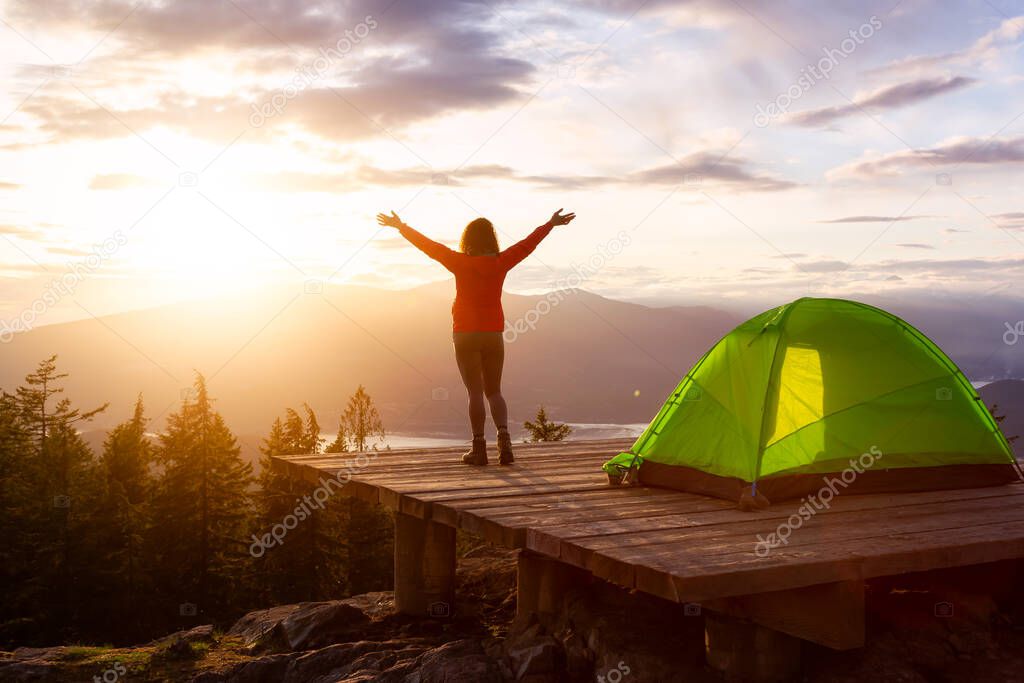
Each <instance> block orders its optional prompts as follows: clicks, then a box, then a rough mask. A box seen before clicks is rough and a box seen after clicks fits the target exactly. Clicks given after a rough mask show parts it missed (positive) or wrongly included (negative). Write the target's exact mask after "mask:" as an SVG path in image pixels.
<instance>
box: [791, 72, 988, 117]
mask: <svg viewBox="0 0 1024 683" xmlns="http://www.w3.org/2000/svg"><path fill="white" fill-rule="evenodd" d="M975 82H976V80H975V79H973V78H967V77H966V76H955V77H953V78H922V79H918V80H915V81H909V82H906V83H899V84H897V85H891V86H887V87H885V88H881V89H879V90H876V91H874V92H873V93H870V94H867V95H862V96H859V97H856V98H855V99H854V101H853V102H852V103H850V104H844V105H840V106H836V107H824V108H821V109H812V110H810V111H805V112H798V113H795V114H793V115H792V116H789V117H788V120H789V122H791V123H795V124H796V125H798V126H805V127H808V128H811V127H819V126H825V125H828V124H830V123H832V122H834V121H836V120H838V119H841V118H845V117H847V116H852V115H854V114H858V113H860V112H861V111H862V110H880V109H896V108H899V107H905V106H907V105H911V104H915V103H917V102H921V101H924V100H927V99H931V98H933V97H937V96H939V95H942V94H944V93H947V92H951V91H953V90H959V89H961V88H965V87H967V86H969V85H971V84H973V83H975Z"/></svg>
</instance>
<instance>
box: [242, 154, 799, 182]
mask: <svg viewBox="0 0 1024 683" xmlns="http://www.w3.org/2000/svg"><path fill="white" fill-rule="evenodd" d="M474 180H487V181H495V180H499V181H505V182H512V183H520V184H525V185H530V186H533V187H536V188H540V189H549V190H563V191H572V190H587V189H599V188H602V187H613V186H636V187H646V186H651V185H690V186H693V187H711V186H714V187H728V188H729V189H732V190H735V191H740V192H743V191H747V192H778V191H783V190H788V189H792V188H794V187H797V184H796V183H794V182H792V181H789V180H785V179H782V178H776V177H774V176H770V175H766V174H763V173H759V172H757V171H754V170H752V169H751V168H750V163H749V162H748V161H747V160H745V159H741V158H724V157H723V156H722V155H721V154H718V153H712V152H709V151H704V152H696V153H694V154H691V155H689V156H686V157H684V158H682V159H680V160H679V162H678V163H676V164H665V165H662V166H655V167H652V168H648V169H644V170H641V171H634V172H628V173H623V174H622V175H619V176H610V175H571V174H566V175H558V174H544V175H533V174H527V173H522V172H519V171H517V170H515V169H513V168H511V167H509V166H504V165H500V164H481V165H477V166H467V167H465V168H459V169H453V170H448V169H431V168H428V167H426V166H422V167H418V168H405V169H382V168H377V167H374V166H366V165H363V166H359V167H357V168H355V169H354V170H353V171H351V172H349V173H336V174H331V175H322V174H311V173H293V172H289V173H279V174H271V175H264V176H259V177H258V178H256V179H255V180H254V182H255V183H256V184H257V185H258V186H259V187H260V188H262V189H268V190H276V191H288V192H351V191H355V190H358V189H361V188H363V187H367V186H385V187H403V186H409V185H413V186H416V185H442V186H444V185H449V186H463V185H467V184H469V183H470V182H472V181H474Z"/></svg>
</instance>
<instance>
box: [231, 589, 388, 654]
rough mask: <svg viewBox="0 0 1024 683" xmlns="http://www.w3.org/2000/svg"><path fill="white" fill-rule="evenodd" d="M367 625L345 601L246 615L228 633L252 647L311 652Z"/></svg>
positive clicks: (342, 640) (290, 606)
mask: <svg viewBox="0 0 1024 683" xmlns="http://www.w3.org/2000/svg"><path fill="white" fill-rule="evenodd" d="M368 622H369V618H368V617H367V616H366V614H364V613H363V611H362V610H360V609H359V608H358V607H354V606H353V605H352V604H350V603H349V601H346V600H332V601H328V602H302V603H299V604H297V605H282V606H279V607H272V608H270V609H265V610H257V611H255V612H249V613H248V614H246V615H245V616H244V617H242V618H241V619H239V620H238V621H237V622H235V624H234V625H233V626H232V627H231V630H229V631H228V635H229V636H235V637H238V638H242V639H243V640H244V641H245V643H246V645H248V646H250V647H252V648H254V649H259V648H269V647H273V646H276V645H279V646H281V647H282V648H283V649H287V650H291V651H296V650H312V649H316V648H319V647H323V646H325V645H332V644H335V643H338V642H344V641H346V640H349V639H351V638H352V637H353V636H354V635H355V634H356V633H357V632H358V631H359V630H360V629H361V628H363V627H364V626H365V625H366V624H367V623H368Z"/></svg>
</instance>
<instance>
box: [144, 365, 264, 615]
mask: <svg viewBox="0 0 1024 683" xmlns="http://www.w3.org/2000/svg"><path fill="white" fill-rule="evenodd" d="M193 393H194V398H191V397H190V398H188V399H186V400H185V401H184V403H183V404H182V406H181V409H180V410H179V411H178V412H177V413H175V414H173V415H171V416H169V417H168V420H167V428H166V431H165V432H164V433H163V434H161V435H160V445H159V447H158V449H157V461H158V463H159V464H160V466H161V468H162V472H161V476H160V478H159V480H158V482H157V486H156V491H155V495H154V500H153V520H154V524H153V526H152V527H151V534H150V538H149V541H150V552H151V553H152V557H153V562H154V566H158V567H159V568H160V570H161V571H160V572H159V577H158V578H159V580H160V586H159V589H160V591H161V592H162V595H163V596H165V599H166V600H167V602H166V603H165V605H164V606H163V607H164V609H166V610H168V612H170V611H171V610H174V611H175V612H174V613H176V614H181V616H184V617H192V616H198V615H200V614H201V615H203V618H206V619H209V618H211V617H212V618H218V617H223V616H225V615H227V614H228V613H229V612H230V611H231V610H232V608H233V607H238V606H240V605H242V604H244V603H245V601H246V595H245V590H246V586H245V583H246V582H245V581H244V579H245V578H246V577H247V571H246V570H247V569H248V568H249V567H250V566H251V565H250V558H249V554H248V550H247V548H248V545H249V543H248V541H247V539H246V537H245V532H246V530H247V528H248V524H247V522H248V518H249V506H250V502H251V501H250V494H249V487H250V485H251V484H252V479H253V478H252V467H251V466H250V465H249V464H248V463H246V462H244V461H243V460H242V458H241V455H240V449H239V447H238V444H237V442H236V441H235V437H234V435H233V434H232V433H231V431H230V430H229V429H228V427H227V425H226V424H225V423H224V419H223V417H221V415H220V414H219V413H217V411H216V410H214V408H213V402H212V400H211V399H210V396H209V394H208V393H207V388H206V381H205V380H204V378H203V376H202V375H200V374H199V373H196V379H195V383H194V385H193ZM193 605H194V606H195V608H194V609H195V610H196V612H195V614H192V609H193V608H192V606H193Z"/></svg>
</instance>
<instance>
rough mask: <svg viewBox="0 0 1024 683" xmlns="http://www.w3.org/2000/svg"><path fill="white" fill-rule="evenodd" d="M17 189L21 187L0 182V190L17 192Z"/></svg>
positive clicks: (16, 184)
mask: <svg viewBox="0 0 1024 683" xmlns="http://www.w3.org/2000/svg"><path fill="white" fill-rule="evenodd" d="M19 187H21V185H20V184H18V183H9V182H6V181H3V180H0V190H17V189H18V188H19Z"/></svg>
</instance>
